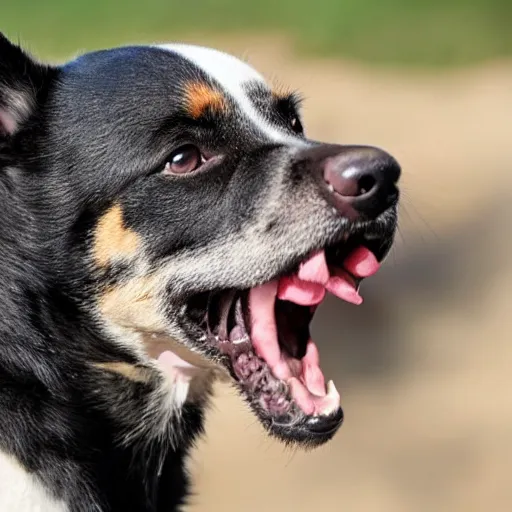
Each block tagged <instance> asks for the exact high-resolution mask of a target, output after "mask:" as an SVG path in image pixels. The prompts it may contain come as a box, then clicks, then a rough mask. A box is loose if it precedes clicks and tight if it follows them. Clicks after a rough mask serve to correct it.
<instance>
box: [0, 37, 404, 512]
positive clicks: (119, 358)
mask: <svg viewBox="0 0 512 512" xmlns="http://www.w3.org/2000/svg"><path fill="white" fill-rule="evenodd" d="M400 173H401V170H400V166H399V164H398V163H397V161H396V160H395V159H394V158H393V157H392V156H391V155H389V154H388V153H386V152H385V151H383V150H381V149H378V148H376V147H372V146H346V145H345V146H343V145H337V144H328V143H321V142H318V141H314V140H311V139H308V138H307V137H306V135H305V132H304V129H303V125H302V121H301V115H300V98H299V97H298V95H297V94H296V93H289V92H283V91H282V90H275V89H273V88H272V87H270V86H269V85H268V84H267V82H266V81H265V80H264V78H263V77H262V76H261V75H260V74H259V73H258V72H257V71H255V70H254V69H253V68H252V67H250V66H249V65H248V64H247V63H245V62H243V61H241V60H239V59H237V58H235V57H233V56H230V55H227V54H225V53H222V52H220V51H217V50H213V49H208V48H203V47H200V46H192V45H184V44H172V45H160V46H157V45H154V46H128V47H121V48H115V49H109V50H102V51H96V52H92V53H86V54H84V55H81V56H79V57H78V58H76V59H74V60H72V61H70V62H68V63H66V64H64V65H60V66H56V65H46V64H43V63H40V62H38V61H36V60H35V59H34V58H32V57H31V56H30V55H29V54H28V53H26V52H25V51H24V50H23V49H22V48H21V47H20V46H19V45H16V44H13V43H12V42H10V41H9V40H8V39H7V38H6V37H4V36H1V37H0V204H1V208H2V211H1V213H0V283H1V284H0V294H1V302H2V305H1V308H0V320H1V321H0V481H1V482H2V491H1V492H0V510H2V511H13V512H14V511H16V512H32V511H34V512H35V511H45V512H68V511H69V512H71V511H72V512H86V511H87V512H91V511H98V512H100V511H101V512H107V511H123V512H127V511H138V512H162V511H165V512H172V511H174V510H180V509H181V507H182V506H183V505H184V504H186V499H187V495H188V492H189V491H188V475H187V473H186V468H185V462H186V459H187V454H188V453H189V451H190V449H191V447H192V445H193V444H194V441H195V440H196V439H197V438H198V436H200V435H202V433H203V420H204V416H205V411H206V410H207V406H208V403H209V400H210V397H211V395H212V385H213V383H214V382H215V380H216V379H223V380H228V381H230V382H231V383H232V384H233V385H234V386H235V387H236V388H237V389H238V390H239V392H240V394H241V396H242V397H243V399H244V400H245V401H246V402H247V403H248V405H249V407H250V408H251V409H252V411H253V412H254V414H255V415H256V417H257V418H258V419H259V421H260V422H261V424H262V425H263V427H264V428H265V429H266V431H267V432H268V433H269V434H270V435H272V436H275V437H277V438H278V439H280V440H281V441H283V442H284V443H293V444H295V445H298V446H301V447H304V448H310V447H314V446H318V445H321V444H323V443H325V442H327V441H328V440H330V439H331V438H332V437H333V435H334V434H335V433H336V431H337V430H338V428H339V426H340V425H341V423H342V419H343V413H342V409H341V407H340V397H339V394H338V392H337V390H336V387H335V386H334V384H333V383H332V382H331V381H330V382H328V383H327V384H326V382H325V379H324V375H323V373H322V371H321V369H320V366H319V355H318V348H317V345H316V344H315V343H314V342H313V341H312V340H311V337H310V331H309V325H310V322H311V319H312V317H313V315H314V312H315V309H316V308H317V307H318V305H319V304H320V303H321V302H322V300H323V298H324V296H325V294H326V293H331V294H334V295H337V296H338V297H340V298H342V299H344V300H347V301H349V302H353V303H355V304H358V303H360V301H361V297H360V295H359V292H358V290H359V285H360V282H361V281H362V280H363V279H364V278H367V277H369V276H370V275H372V274H373V273H374V272H375V271H376V270H377V269H378V267H379V264H380V262H382V260H383V259H384V258H385V256H386V255H387V254H388V252H389V250H390V248H391V246H392V244H393V239H394V234H395V230H396V225H397V211H398V202H399V190H398V182H399V177H400ZM226 420H227V421H229V420H228V419H226Z"/></svg>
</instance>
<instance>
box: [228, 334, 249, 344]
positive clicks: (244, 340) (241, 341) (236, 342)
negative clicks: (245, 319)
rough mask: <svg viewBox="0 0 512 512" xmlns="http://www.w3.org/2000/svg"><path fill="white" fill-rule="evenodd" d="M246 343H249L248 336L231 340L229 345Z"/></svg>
mask: <svg viewBox="0 0 512 512" xmlns="http://www.w3.org/2000/svg"><path fill="white" fill-rule="evenodd" d="M246 341H249V337H248V336H244V337H243V338H239V339H237V340H233V341H232V342H231V343H233V345H239V344H240V343H245V342H246Z"/></svg>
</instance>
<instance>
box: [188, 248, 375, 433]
mask: <svg viewBox="0 0 512 512" xmlns="http://www.w3.org/2000/svg"><path fill="white" fill-rule="evenodd" d="M347 242H348V241H347V240H345V241H344V242H342V243H341V244H339V245H338V246H334V247H329V248H327V249H325V250H319V251H316V252H314V253H312V254H310V255H309V256H308V257H306V258H305V259H304V260H303V261H302V262H301V263H300V264H299V265H298V267H297V268H295V269H294V271H293V272H289V273H286V274H285V275H283V276H281V277H279V278H276V279H274V280H272V281H270V282H267V283H265V284H263V285H261V286H258V287H255V288H252V289H250V290H224V291H218V292H210V293H204V294H201V295H198V296H196V297H194V298H193V300H191V301H190V303H189V311H188V315H189V317H190V318H192V319H194V323H195V324H196V325H198V327H199V328H200V330H201V332H203V333H204V336H203V337H205V338H206V343H207V345H208V348H209V349H210V350H211V351H212V352H214V353H216V354H220V357H221V360H222V361H223V363H224V365H225V367H226V368H227V369H228V371H229V372H230V374H231V376H232V377H233V378H234V379H235V381H236V382H237V383H238V385H239V387H240V388H241V390H242V392H243V395H244V396H245V398H246V399H247V400H248V401H249V403H250V404H251V406H252V407H253V408H254V409H255V411H256V412H257V414H258V416H259V417H260V420H261V421H262V422H263V423H264V424H265V425H266V426H267V427H268V428H269V429H270V430H271V431H273V433H275V434H278V435H281V436H282V437H287V438H288V439H287V440H290V439H289V437H290V436H289V432H290V429H292V430H297V427H299V430H301V429H302V433H299V434H298V435H297V434H296V432H294V434H293V436H292V437H294V438H295V439H297V440H300V439H307V440H308V441H310V442H314V441H313V440H312V439H311V437H312V436H313V437H314V436H315V435H317V436H318V437H320V438H322V439H323V438H325V437H326V436H330V435H331V434H333V433H334V432H335V431H336V429H337V428H338V426H339V425H340V424H341V421H342V419H343V413H342V410H341V407H340V395H339V393H338V391H337V390H336V387H335V385H334V383H333V382H332V381H329V382H328V383H327V384H326V379H325V377H324V374H323V372H322V370H321V368H320V361H319V353H318V348H317V346H316V344H315V343H314V341H313V340H312V339H311V336H310V323H311V320H312V319H313V316H314V313H315V310H316V308H317V306H318V305H319V304H320V303H321V302H322V301H323V299H324V297H325V296H326V294H327V293H331V294H332V295H335V296H337V297H339V298H341V299H343V300H345V301H347V302H350V303H353V304H360V303H361V302H362V298H361V296H360V295H359V291H358V290H359V284H360V282H361V280H362V279H363V278H365V277H369V276H371V275H373V274H374V273H375V272H376V271H377V270H378V268H379V259H381V258H382V255H383V254H382V251H381V250H380V247H379V248H378V249H377V248H374V249H373V250H371V249H370V248H369V247H371V242H370V241H368V240H364V242H365V244H364V245H362V244H361V243H360V242H361V240H358V239H356V238H354V239H353V240H350V242H349V243H347ZM318 442H320V440H318Z"/></svg>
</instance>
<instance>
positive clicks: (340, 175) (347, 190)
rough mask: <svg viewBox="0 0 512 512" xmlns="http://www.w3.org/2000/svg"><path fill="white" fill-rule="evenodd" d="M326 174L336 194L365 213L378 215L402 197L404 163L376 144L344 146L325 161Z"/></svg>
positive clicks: (330, 186)
mask: <svg viewBox="0 0 512 512" xmlns="http://www.w3.org/2000/svg"><path fill="white" fill-rule="evenodd" d="M322 165H323V177H324V180H325V181H326V183H327V184H328V185H329V189H330V190H331V192H332V193H333V194H336V195H338V196H339V199H341V200H342V201H344V202H347V203H349V204H350V205H351V206H352V207H353V208H354V209H355V210H356V211H357V212H358V213H360V214H361V215H363V216H365V217H370V218H373V217H376V216H378V215H379V214H381V213H382V212H384V211H385V210H387V209H388V208H389V207H390V206H392V205H393V204H395V203H396V201H397V199H398V189H397V186H396V183H397V181H398V179H399V178H400V172H401V171H400V166H399V165H398V162H397V161H396V160H395V159H394V158H393V157H392V156H391V155H389V154H388V153H386V152H385V151H382V150H381V149H378V148H373V147H345V148H340V151H339V153H338V154H335V155H332V156H329V157H327V158H326V159H325V160H324V161H323V163H322Z"/></svg>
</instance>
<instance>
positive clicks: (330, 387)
mask: <svg viewBox="0 0 512 512" xmlns="http://www.w3.org/2000/svg"><path fill="white" fill-rule="evenodd" d="M327 396H328V397H329V398H340V394H339V393H338V390H337V389H336V386H335V385H334V382H333V381H332V380H330V381H329V382H328V383H327Z"/></svg>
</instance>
